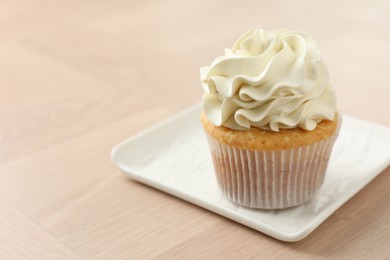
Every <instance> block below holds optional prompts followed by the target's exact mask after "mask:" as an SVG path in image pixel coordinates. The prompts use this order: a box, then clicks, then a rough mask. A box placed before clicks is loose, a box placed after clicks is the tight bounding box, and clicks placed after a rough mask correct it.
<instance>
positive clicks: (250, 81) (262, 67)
mask: <svg viewBox="0 0 390 260" xmlns="http://www.w3.org/2000/svg"><path fill="white" fill-rule="evenodd" d="M200 75H201V82H202V86H203V88H204V91H205V93H204V94H203V98H202V100H203V111H204V113H205V115H206V117H207V119H208V120H209V121H210V122H211V123H212V124H214V125H216V126H221V125H223V126H226V127H229V128H232V129H236V130H245V129H249V128H250V127H258V128H262V129H266V130H272V131H279V129H288V128H295V127H300V128H302V129H305V130H308V131H310V130H313V129H314V128H315V127H316V126H317V124H318V123H319V122H321V121H322V120H324V119H328V120H333V119H334V116H335V113H336V97H335V93H334V90H333V89H332V87H331V86H330V84H329V74H328V70H327V67H326V65H325V63H324V62H323V61H322V59H321V51H320V50H319V47H318V45H317V43H316V42H315V41H314V39H313V38H312V37H310V36H309V35H307V34H305V33H303V32H298V31H290V30H286V29H282V30H277V31H274V32H266V31H263V30H262V29H259V28H252V29H251V30H249V31H248V32H247V33H245V34H244V35H243V36H241V37H240V38H239V39H238V41H237V42H236V43H235V44H234V45H233V47H232V48H231V49H226V50H225V55H224V56H221V57H218V58H216V59H215V60H214V61H213V62H212V63H211V65H210V66H208V67H202V68H201V70H200Z"/></svg>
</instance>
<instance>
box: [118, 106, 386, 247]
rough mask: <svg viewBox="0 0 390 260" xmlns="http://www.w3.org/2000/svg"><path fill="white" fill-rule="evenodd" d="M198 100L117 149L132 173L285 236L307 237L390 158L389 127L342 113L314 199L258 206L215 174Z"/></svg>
mask: <svg viewBox="0 0 390 260" xmlns="http://www.w3.org/2000/svg"><path fill="white" fill-rule="evenodd" d="M200 111H201V107H200V105H197V106H195V107H192V108H190V109H188V110H186V111H184V112H182V113H180V114H178V115H176V116H174V117H172V118H170V119H168V120H167V121H164V122H163V123H160V124H158V125H157V126H155V127H152V128H150V129H148V130H146V131H144V132H142V133H140V134H138V135H136V136H134V137H132V138H130V139H128V140H125V141H124V142H122V143H120V144H118V145H117V146H115V147H114V149H113V150H112V160H113V161H114V162H115V164H116V165H117V166H118V167H119V168H120V169H121V170H122V171H123V172H124V173H126V174H128V175H129V176H130V177H131V178H132V179H134V180H137V181H139V182H142V183H145V184H147V185H150V186H152V187H154V188H156V189H160V190H162V191H164V192H167V193H170V194H172V195H174V196H177V197H179V198H181V199H184V200H187V201H189V202H191V203H194V204H196V205H198V206H201V207H203V208H206V209H208V210H210V211H213V212H215V213H217V214H220V215H222V216H224V217H227V218H229V219H232V220H234V221H236V222H238V223H241V224H243V225H246V226H249V227H251V228H253V229H256V230H258V231H260V232H263V233H265V234H267V235H269V236H272V237H274V238H276V239H280V240H283V241H289V242H292V241H298V240H300V239H303V238H304V237H306V236H307V235H308V234H310V232H312V231H313V230H314V229H315V228H316V227H318V226H319V225H320V224H321V223H322V222H323V221H324V220H325V219H326V218H328V217H329V216H330V215H331V214H332V213H333V212H335V211H336V210H337V209H338V208H339V207H340V206H341V205H343V204H344V203H345V202H346V201H348V200H349V199H350V198H351V197H352V196H353V195H354V194H356V193H357V192H358V191H359V190H361V189H362V188H363V187H364V186H365V185H367V184H368V183H369V182H370V181H371V180H372V179H373V178H375V177H376V176H377V175H378V174H379V173H380V172H382V171H383V170H384V169H386V167H387V166H388V165H389V164H390V128H388V127H385V126H380V125H377V124H373V123H370V122H367V121H363V120H360V119H356V118H352V117H349V116H343V125H342V127H341V131H340V136H339V138H338V140H337V142H336V144H335V147H334V150H333V153H332V156H331V159H330V162H329V166H328V170H327V175H326V178H325V182H324V184H323V186H322V188H321V190H320V192H319V194H318V195H317V197H316V198H315V199H313V200H312V201H310V202H308V203H306V204H303V205H301V206H297V207H294V208H289V209H283V210H258V209H249V208H245V207H240V206H237V205H235V204H233V203H231V202H230V201H228V200H226V199H225V198H224V197H223V196H222V194H221V192H220V190H219V188H218V186H217V183H216V179H215V177H214V170H213V164H212V161H211V155H210V151H209V147H208V144H207V140H206V137H205V136H204V133H203V129H202V126H201V124H200V119H199V115H200Z"/></svg>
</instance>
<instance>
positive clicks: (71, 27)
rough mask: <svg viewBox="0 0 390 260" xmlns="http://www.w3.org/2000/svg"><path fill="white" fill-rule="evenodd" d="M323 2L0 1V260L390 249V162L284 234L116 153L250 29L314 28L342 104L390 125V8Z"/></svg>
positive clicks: (319, 254) (195, 88) (338, 255)
mask: <svg viewBox="0 0 390 260" xmlns="http://www.w3.org/2000/svg"><path fill="white" fill-rule="evenodd" d="M315 2H316V1H310V0H299V1H287V0H286V1H281V0H274V1H247V0H242V1H222V0H217V1H195V0H184V1H181V0H166V1H125V0H111V1H109V0H101V1H92V0H85V1H76V0H69V1H65V0H61V1H43V0H37V1H27V0H15V1H6V0H0V21H1V23H0V37H1V41H0V146H1V149H0V259H149V258H157V259H183V258H190V259H218V258H223V259H229V258H231V259H321V258H328V257H329V258H331V259H368V258H369V259H390V224H389V223H390V204H389V200H390V188H389V187H390V168H387V169H386V170H385V171H384V172H382V173H381V174H380V175H379V176H378V177H377V178H376V179H375V180H374V181H372V182H371V183H370V184H369V185H367V186H366V187H365V188H364V189H363V190H362V191H361V192H359V193H358V194H357V195H356V196H354V197H353V198H352V199H351V200H350V201H349V202H347V203H346V204H345V205H344V206H343V207H342V208H340V209H339V210H338V211H337V212H336V213H335V214H333V215H332V216H331V217H330V218H329V219H328V220H326V221H325V222H324V223H323V224H322V225H321V226H319V227H318V228H317V229H316V230H315V231H314V232H313V233H312V234H311V235H309V236H308V237H307V238H306V239H304V240H302V241H299V242H295V243H285V242H280V241H278V240H275V239H273V238H271V237H268V236H266V235H263V234H262V233H259V232H257V231H254V230H252V229H250V228H247V227H245V226H242V225H240V224H237V223H235V222H233V221H230V220H228V219H225V218H223V217H221V216H219V215H216V214H214V213H211V212H209V211H207V210H205V209H202V208H200V207H197V206H195V205H192V204H190V203H187V202H185V201H182V200H180V199H177V198H175V197H173V196H170V195H167V194H165V193H163V192H160V191H158V190H155V189H152V188H150V187H148V186H145V185H142V184H139V183H137V182H134V181H131V180H129V179H128V178H127V177H125V176H124V175H123V174H122V173H120V171H119V170H118V169H117V168H116V167H115V166H114V164H113V163H112V162H111V160H110V150H111V148H112V147H113V146H114V145H115V144H117V143H118V142H120V141H122V140H124V139H125V138H127V137H129V136H131V135H134V134H136V133H137V132H140V131H142V130H144V129H146V128H147V127H149V126H152V125H154V124H156V123H158V122H160V121H161V120H163V119H165V118H167V117H169V116H172V115H174V114H175V113H177V112H179V111H181V110H183V109H185V108H187V107H189V106H191V105H194V104H196V103H198V102H200V99H201V94H202V88H201V85H200V81H199V67H201V66H203V65H208V64H210V62H211V61H212V59H214V58H215V57H216V56H218V55H220V54H222V52H223V49H224V48H225V47H230V46H232V44H233V43H234V41H235V40H236V39H237V38H238V37H239V36H240V35H241V34H242V33H244V32H245V31H246V30H248V29H249V28H250V27H252V26H261V27H263V28H265V29H266V30H274V29H278V28H281V27H288V28H292V29H298V30H302V31H306V32H309V33H310V34H312V35H313V36H314V37H315V38H316V39H317V40H318V42H319V43H320V46H321V48H322V51H323V57H324V59H325V60H326V62H327V64H328V67H329V70H330V73H331V81H332V85H333V86H334V87H335V89H336V91H337V94H338V105H339V109H340V111H341V112H342V113H344V114H349V115H353V116H357V117H360V118H364V119H367V120H370V121H374V122H377V123H380V124H383V125H387V126H390V105H389V97H390V84H389V75H390V73H389V69H390V66H389V65H390V59H389V58H390V2H389V1H387V0H382V1H380V0H378V1H375V0H374V1H353V0H348V1H323V2H321V3H320V2H317V3H315Z"/></svg>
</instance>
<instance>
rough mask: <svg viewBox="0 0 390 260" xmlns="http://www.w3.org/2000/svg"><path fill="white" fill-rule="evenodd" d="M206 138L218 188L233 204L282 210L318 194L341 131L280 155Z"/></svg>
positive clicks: (279, 153) (276, 152) (275, 152)
mask: <svg viewBox="0 0 390 260" xmlns="http://www.w3.org/2000/svg"><path fill="white" fill-rule="evenodd" d="M206 135H207V138H208V142H209V145H210V149H211V154H212V157H213V162H214V169H215V173H216V177H217V181H218V184H219V186H220V188H221V190H222V192H223V194H224V195H225V196H226V197H227V198H228V199H229V200H231V201H233V202H235V203H237V204H240V205H243V206H246V207H250V208H262V209H281V208H288V207H292V206H296V205H299V204H302V203H305V202H307V201H309V200H311V199H312V198H313V197H314V196H315V195H316V194H317V192H318V190H319V189H320V187H321V185H322V183H323V181H324V176H325V172H326V169H327V165H328V161H329V157H330V154H331V151H332V148H333V145H334V143H335V140H336V138H337V135H338V131H336V133H335V134H334V135H332V136H330V137H328V138H326V139H324V140H322V141H320V142H316V143H313V144H311V145H306V146H302V147H299V148H292V149H286V150H276V151H252V150H247V149H242V148H238V147H233V146H230V145H227V144H223V143H221V142H219V141H217V140H216V139H214V138H213V137H212V136H211V135H209V134H208V133H207V132H206Z"/></svg>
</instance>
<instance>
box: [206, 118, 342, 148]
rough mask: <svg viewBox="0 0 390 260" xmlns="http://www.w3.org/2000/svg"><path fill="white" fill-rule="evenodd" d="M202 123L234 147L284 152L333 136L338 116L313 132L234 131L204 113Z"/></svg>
mask: <svg viewBox="0 0 390 260" xmlns="http://www.w3.org/2000/svg"><path fill="white" fill-rule="evenodd" d="M201 121H202V124H203V127H204V129H205V130H206V132H207V133H209V134H210V135H211V136H212V137H214V138H215V139H217V140H218V141H220V142H222V143H224V144H228V145H231V146H234V147H239V148H242V149H248V150H270V151H274V150H284V149H291V148H297V147H301V146H305V145H309V144H312V143H316V142H319V141H321V140H323V139H325V138H327V137H330V136H332V135H333V134H334V133H335V132H336V129H337V124H338V115H337V114H336V116H335V120H333V121H330V120H323V121H322V122H320V123H319V124H318V125H317V127H316V128H315V129H314V130H312V131H306V130H303V129H301V128H299V127H297V128H292V129H280V131H279V132H273V131H267V130H263V129H260V128H257V127H251V128H250V129H249V130H245V131H240V130H233V129H230V128H227V127H224V126H215V125H213V124H211V123H210V122H209V121H208V119H207V118H206V116H205V114H204V113H203V112H202V115H201Z"/></svg>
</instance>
